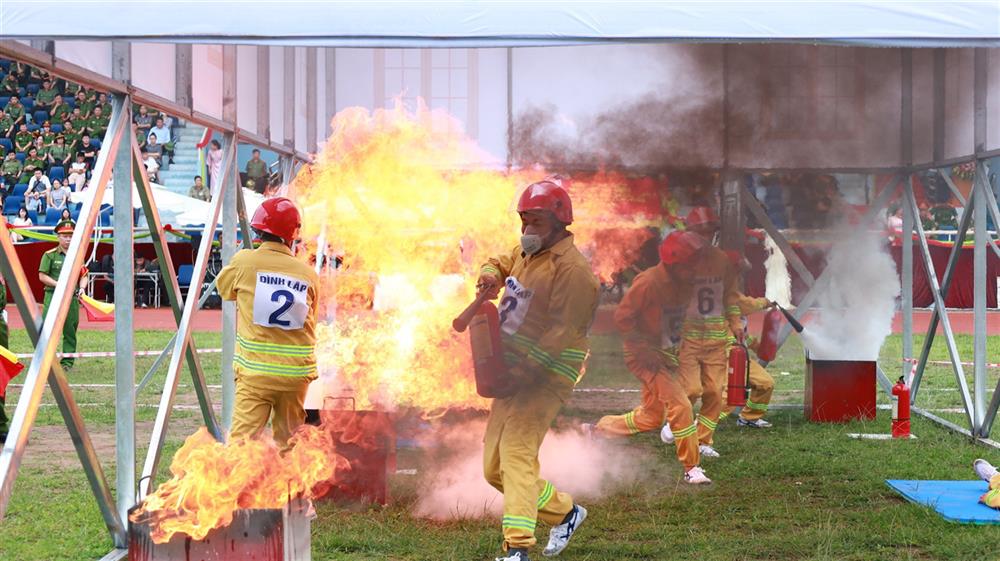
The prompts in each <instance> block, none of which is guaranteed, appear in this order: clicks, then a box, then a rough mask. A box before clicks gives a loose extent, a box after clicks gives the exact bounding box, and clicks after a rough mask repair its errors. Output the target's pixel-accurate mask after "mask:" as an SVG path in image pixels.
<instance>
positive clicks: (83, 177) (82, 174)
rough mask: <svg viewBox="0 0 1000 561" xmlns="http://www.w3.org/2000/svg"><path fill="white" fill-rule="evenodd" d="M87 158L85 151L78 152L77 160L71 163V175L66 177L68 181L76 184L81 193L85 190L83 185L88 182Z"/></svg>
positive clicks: (77, 190)
mask: <svg viewBox="0 0 1000 561" xmlns="http://www.w3.org/2000/svg"><path fill="white" fill-rule="evenodd" d="M88 169H90V168H88V167H87V160H86V158H85V157H84V156H83V152H77V153H76V161H75V162H73V163H72V164H70V165H69V176H68V177H67V178H66V183H67V184H70V183H72V184H73V185H76V192H77V193H79V192H81V191H83V185H84V183H86V182H87V170H88Z"/></svg>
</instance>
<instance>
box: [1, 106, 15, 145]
mask: <svg viewBox="0 0 1000 561" xmlns="http://www.w3.org/2000/svg"><path fill="white" fill-rule="evenodd" d="M15 130H17V128H16V127H15V126H14V119H12V118H11V116H10V115H8V114H7V113H5V112H4V111H3V110H2V109H0V136H2V137H3V138H9V139H10V140H11V141H12V142H13V140H14V136H13V135H14V131H15Z"/></svg>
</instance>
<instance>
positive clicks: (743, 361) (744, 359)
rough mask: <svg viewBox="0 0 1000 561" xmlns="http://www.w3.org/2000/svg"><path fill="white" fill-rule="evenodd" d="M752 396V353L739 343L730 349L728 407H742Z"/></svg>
mask: <svg viewBox="0 0 1000 561" xmlns="http://www.w3.org/2000/svg"><path fill="white" fill-rule="evenodd" d="M749 395H750V353H749V352H748V351H747V346H746V345H745V344H743V343H737V344H735V345H733V346H732V348H730V349H729V384H728V386H727V391H726V405H728V406H729V407H742V406H744V405H746V404H747V397H749Z"/></svg>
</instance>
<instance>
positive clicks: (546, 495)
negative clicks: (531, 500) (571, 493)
mask: <svg viewBox="0 0 1000 561" xmlns="http://www.w3.org/2000/svg"><path fill="white" fill-rule="evenodd" d="M555 491H556V489H555V487H553V486H552V483H550V482H548V481H546V482H545V488H544V489H542V493H541V494H540V495H538V503H537V506H538V509H539V510H541V509H542V508H544V507H545V505H546V504H548V502H549V499H551V498H552V495H553V494H554V493H555Z"/></svg>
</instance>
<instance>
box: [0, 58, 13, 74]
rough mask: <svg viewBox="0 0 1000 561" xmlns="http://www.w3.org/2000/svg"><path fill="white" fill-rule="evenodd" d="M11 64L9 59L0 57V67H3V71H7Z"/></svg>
mask: <svg viewBox="0 0 1000 561" xmlns="http://www.w3.org/2000/svg"><path fill="white" fill-rule="evenodd" d="M11 64H12V62H11V61H9V60H7V59H5V58H0V68H3V71H4V72H7V69H9V68H10V65H11Z"/></svg>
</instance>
